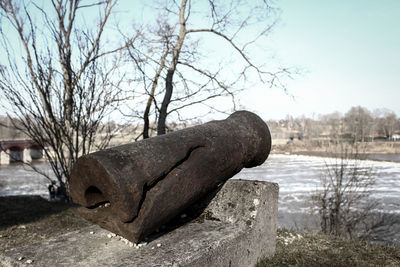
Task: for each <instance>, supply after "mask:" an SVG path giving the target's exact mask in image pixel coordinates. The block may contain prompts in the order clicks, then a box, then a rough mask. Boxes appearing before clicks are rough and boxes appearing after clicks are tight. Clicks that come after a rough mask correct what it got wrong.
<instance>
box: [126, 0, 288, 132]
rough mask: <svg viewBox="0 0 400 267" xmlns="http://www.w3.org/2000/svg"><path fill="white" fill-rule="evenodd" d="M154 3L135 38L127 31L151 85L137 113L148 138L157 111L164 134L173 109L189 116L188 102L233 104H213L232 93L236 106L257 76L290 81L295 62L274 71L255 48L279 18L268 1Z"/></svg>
mask: <svg viewBox="0 0 400 267" xmlns="http://www.w3.org/2000/svg"><path fill="white" fill-rule="evenodd" d="M154 10H158V11H159V13H158V14H159V15H158V18H157V20H156V23H154V24H151V25H144V26H140V27H139V26H136V32H135V34H134V37H133V38H132V37H129V36H125V38H126V39H127V43H129V49H128V54H129V56H130V58H131V60H132V61H133V62H134V63H135V65H136V67H137V69H138V70H140V72H141V79H140V81H139V82H140V83H142V87H143V88H144V90H143V93H142V95H141V98H140V97H139V98H138V99H142V101H143V103H144V105H145V108H144V111H143V112H138V113H136V114H135V115H136V116H137V117H138V118H141V119H143V122H144V129H143V133H142V135H143V138H147V137H149V125H150V117H151V116H152V117H153V121H154V122H155V124H157V134H158V135H160V134H164V133H165V132H166V130H167V128H168V125H167V117H168V116H170V115H171V114H174V115H175V116H176V118H177V119H181V120H184V118H183V117H185V116H184V115H183V112H181V111H182V110H184V109H187V108H190V107H193V106H195V105H197V106H200V105H203V106H206V107H207V109H208V110H213V111H226V108H225V107H223V108H218V107H215V106H212V104H211V101H212V100H214V99H215V98H221V97H230V98H231V100H232V106H233V109H236V104H237V103H236V101H235V98H234V97H235V94H237V93H238V92H239V91H241V90H243V89H244V88H246V86H251V85H252V83H251V81H257V82H261V83H262V84H265V85H266V86H280V87H282V88H284V84H283V83H282V80H281V79H282V76H286V75H289V71H288V69H284V68H275V70H273V71H271V70H267V69H266V65H267V62H266V61H267V58H264V59H263V60H260V58H257V56H256V52H255V51H260V49H258V48H259V47H260V46H262V45H263V44H264V43H263V42H264V41H265V40H266V39H265V38H267V37H268V34H269V33H270V32H271V30H272V28H273V26H274V25H275V24H276V21H277V17H276V15H275V13H274V11H275V10H274V9H273V8H272V7H271V6H270V5H269V4H268V3H267V1H251V2H249V1H241V0H231V1H228V2H226V1H217V0H209V1H191V0H181V1H180V2H179V3H178V2H177V1H160V3H158V4H157V7H153V11H154ZM210 43H214V44H215V45H214V46H213V45H210ZM215 51H218V52H219V53H220V54H217V53H215ZM271 65H272V64H271ZM233 66H234V67H233ZM270 69H273V67H270ZM196 117H197V116H196Z"/></svg>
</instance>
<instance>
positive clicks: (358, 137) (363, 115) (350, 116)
mask: <svg viewBox="0 0 400 267" xmlns="http://www.w3.org/2000/svg"><path fill="white" fill-rule="evenodd" d="M344 122H345V124H346V127H347V130H348V131H349V132H350V133H351V134H352V137H353V140H354V142H357V141H361V142H364V141H366V137H367V136H369V135H370V133H371V125H372V116H371V113H370V112H369V110H368V109H366V108H363V107H361V106H358V107H352V108H351V109H350V110H349V111H348V112H347V113H346V115H345V117H344Z"/></svg>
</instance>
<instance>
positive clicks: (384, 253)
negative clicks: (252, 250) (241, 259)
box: [257, 230, 400, 267]
mask: <svg viewBox="0 0 400 267" xmlns="http://www.w3.org/2000/svg"><path fill="white" fill-rule="evenodd" d="M263 266H400V249H397V248H394V247H388V246H382V245H372V244H369V243H366V242H361V241H351V240H343V239H340V238H335V237H331V236H325V235H315V234H303V235H298V234H296V233H294V232H291V231H287V230H278V237H277V247H276V253H275V255H274V257H271V258H268V259H264V260H262V261H260V262H259V263H258V264H257V267H263Z"/></svg>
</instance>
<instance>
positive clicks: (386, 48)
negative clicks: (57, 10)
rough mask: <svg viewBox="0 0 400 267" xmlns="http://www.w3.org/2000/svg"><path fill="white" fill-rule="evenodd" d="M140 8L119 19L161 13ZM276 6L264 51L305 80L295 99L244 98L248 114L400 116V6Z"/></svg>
mask: <svg viewBox="0 0 400 267" xmlns="http://www.w3.org/2000/svg"><path fill="white" fill-rule="evenodd" d="M248 1H251V0H248ZM140 5H143V2H141V1H136V0H135V1H132V0H120V2H119V5H118V7H117V11H118V12H117V15H116V17H117V19H118V20H120V22H121V23H123V24H125V25H131V21H132V20H133V18H136V19H139V20H142V21H146V20H151V19H152V15H153V16H154V14H149V13H146V12H142V11H143V9H142V7H140ZM275 5H276V6H278V7H280V8H281V16H280V22H279V24H278V25H277V26H276V28H275V29H274V32H273V33H272V34H271V36H270V40H269V42H268V43H266V44H265V46H266V47H267V49H268V50H269V51H270V52H271V53H272V54H273V55H274V63H273V64H278V65H281V66H285V67H288V66H289V67H290V66H292V67H297V68H300V69H301V70H302V72H303V74H302V75H301V76H296V77H295V79H293V80H289V81H288V84H287V85H288V86H287V88H288V92H289V94H286V93H285V92H283V91H282V90H280V89H276V88H272V89H268V88H265V87H263V86H261V85H260V86H259V87H257V86H256V87H253V88H249V89H248V90H246V91H245V92H244V93H242V94H241V95H239V96H238V98H239V100H240V104H241V105H242V106H243V107H244V108H246V109H248V110H250V111H253V112H255V113H257V114H259V115H260V116H261V117H262V118H263V119H265V120H268V119H283V118H285V117H286V115H288V114H289V115H292V116H294V117H298V116H301V115H306V116H309V117H311V116H314V115H318V114H326V113H331V112H335V111H339V112H342V113H345V112H346V111H348V110H349V109H350V108H351V107H352V106H358V105H361V106H364V107H366V108H368V109H369V110H371V111H373V110H374V109H378V108H386V109H390V110H392V111H394V112H395V113H396V114H397V116H400V104H399V103H400V0H375V1H373V0H351V1H348V0H336V1H327V0H304V1H295V0H276V1H275ZM87 15H89V14H87ZM223 103H224V102H223V101H221V105H225V104H223ZM222 117H226V116H225V115H223V116H222ZM217 118H220V117H217Z"/></svg>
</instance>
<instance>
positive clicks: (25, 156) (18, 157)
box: [0, 140, 44, 164]
mask: <svg viewBox="0 0 400 267" xmlns="http://www.w3.org/2000/svg"><path fill="white" fill-rule="evenodd" d="M43 148H44V145H41V144H39V143H37V142H35V141H33V140H3V141H0V164H9V163H11V162H31V161H32V160H35V159H40V158H42V157H43Z"/></svg>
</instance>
